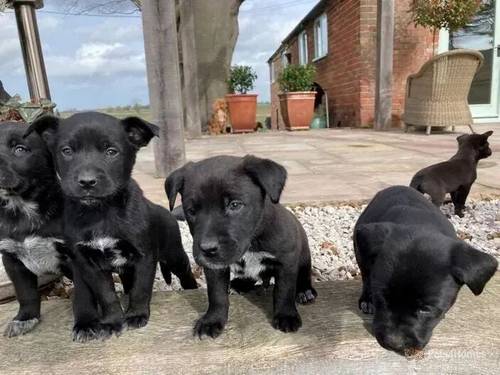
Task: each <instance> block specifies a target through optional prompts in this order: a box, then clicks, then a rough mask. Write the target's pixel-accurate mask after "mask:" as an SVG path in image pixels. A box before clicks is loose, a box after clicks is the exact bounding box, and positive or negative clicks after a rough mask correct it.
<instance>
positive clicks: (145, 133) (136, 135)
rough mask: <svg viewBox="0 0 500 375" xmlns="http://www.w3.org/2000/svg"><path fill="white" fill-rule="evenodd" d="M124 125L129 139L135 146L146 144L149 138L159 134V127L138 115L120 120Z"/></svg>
mask: <svg viewBox="0 0 500 375" xmlns="http://www.w3.org/2000/svg"><path fill="white" fill-rule="evenodd" d="M121 122H122V124H123V125H124V126H125V130H126V131H127V134H128V139H129V141H130V142H131V143H132V144H133V145H135V146H137V147H144V146H147V145H148V143H149V141H150V140H151V138H153V137H155V136H156V137H159V136H160V128H159V127H158V126H156V125H153V124H151V123H149V122H147V121H144V120H143V119H141V118H139V117H135V116H133V117H127V118H124V119H123V120H121Z"/></svg>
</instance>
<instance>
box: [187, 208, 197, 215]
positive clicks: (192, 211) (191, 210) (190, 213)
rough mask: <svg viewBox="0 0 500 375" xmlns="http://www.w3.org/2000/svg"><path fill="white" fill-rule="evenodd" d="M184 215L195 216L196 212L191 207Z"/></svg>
mask: <svg viewBox="0 0 500 375" xmlns="http://www.w3.org/2000/svg"><path fill="white" fill-rule="evenodd" d="M186 213H187V214H188V215H189V216H195V215H196V210H195V209H194V208H193V207H189V208H188V209H186Z"/></svg>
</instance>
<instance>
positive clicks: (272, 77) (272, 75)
mask: <svg viewBox="0 0 500 375" xmlns="http://www.w3.org/2000/svg"><path fill="white" fill-rule="evenodd" d="M274 69H275V66H274V61H271V82H272V83H274V82H275V81H276V72H275V71H274Z"/></svg>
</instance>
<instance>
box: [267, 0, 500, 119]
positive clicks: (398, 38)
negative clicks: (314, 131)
mask: <svg viewBox="0 0 500 375" xmlns="http://www.w3.org/2000/svg"><path fill="white" fill-rule="evenodd" d="M490 2H492V3H493V17H494V15H495V12H496V14H498V13H499V8H500V7H498V6H497V8H496V11H495V6H494V4H495V3H494V1H493V0H491V1H490ZM410 4H411V0H398V1H395V26H394V67H393V125H394V126H399V124H400V118H401V114H402V112H403V109H404V96H405V86H406V78H407V77H408V75H409V74H412V73H415V72H417V71H418V69H419V68H420V66H421V65H422V64H423V63H424V62H425V61H426V60H428V59H429V58H431V57H432V56H433V54H434V53H435V52H438V51H441V50H447V49H448V45H447V44H450V43H449V42H448V41H449V40H450V38H451V36H449V35H447V34H445V35H444V34H443V33H440V34H439V35H436V37H434V36H433V33H432V32H431V31H429V30H426V29H424V28H420V27H418V28H417V27H415V26H414V25H413V23H412V20H411V14H410V13H409V7H410ZM497 18H498V16H497ZM498 24H499V22H497V26H496V28H497V29H498ZM493 30H495V27H494V28H493ZM493 35H494V36H495V35H496V36H497V38H496V39H498V36H499V33H498V30H497V32H496V33H493ZM376 38H377V0H321V1H320V2H319V3H318V4H317V5H316V6H314V8H313V9H312V10H311V11H310V12H309V13H308V14H307V15H306V16H305V17H304V18H303V19H302V20H301V21H300V22H299V24H298V25H297V26H296V27H295V28H294V29H293V30H292V32H291V33H290V34H289V35H288V36H287V37H286V38H285V39H284V40H283V42H282V43H281V45H280V46H279V48H278V49H277V50H276V51H275V52H274V53H273V55H272V56H271V57H270V58H269V60H268V63H269V67H270V75H271V124H272V128H273V129H284V124H283V119H282V117H281V113H280V109H279V98H278V95H277V94H278V92H279V87H278V82H277V77H278V75H279V73H280V72H281V70H282V68H283V66H284V65H286V64H299V63H300V64H305V63H310V64H314V65H315V66H316V80H315V81H316V82H315V88H316V90H317V91H318V97H317V100H316V102H317V103H316V104H317V105H320V104H321V103H323V105H324V106H327V107H328V109H329V127H337V126H352V127H369V126H372V125H373V121H374V118H373V117H374V107H375V68H376V66H375V64H376V43H377V40H376ZM440 39H441V43H439V40H440ZM455 39H457V40H458V39H460V38H458V37H455ZM462 39H463V36H462ZM476 39H477V38H476ZM443 41H445V42H448V43H446V44H445V43H443ZM496 44H498V43H496ZM466 47H469V48H471V47H470V46H466ZM478 49H480V48H478ZM499 50H500V48H499ZM491 55H493V54H491ZM495 55H496V54H495ZM495 64H496V62H495ZM494 66H496V70H498V66H499V65H498V64H497V65H494ZM490 68H491V64H490ZM491 69H492V68H491ZM494 73H495V72H492V74H493V75H494ZM493 78H494V79H496V83H497V86H498V76H497V77H496V78H495V77H494V76H493V77H492V79H493ZM492 93H493V94H494V95H496V96H498V87H497V89H496V93H495V92H494V91H492ZM497 103H498V102H497ZM496 109H497V113H496V116H497V117H496V121H498V107H497V108H496ZM473 115H474V111H473ZM493 115H494V113H493ZM492 118H493V119H495V116H492Z"/></svg>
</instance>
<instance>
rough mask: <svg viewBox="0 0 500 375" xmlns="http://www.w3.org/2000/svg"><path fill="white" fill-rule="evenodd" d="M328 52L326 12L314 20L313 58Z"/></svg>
mask: <svg viewBox="0 0 500 375" xmlns="http://www.w3.org/2000/svg"><path fill="white" fill-rule="evenodd" d="M327 53H328V30H327V25H326V14H322V15H321V16H319V17H318V18H317V19H316V21H314V58H315V59H319V58H321V57H323V56H325V55H326V54H327Z"/></svg>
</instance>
